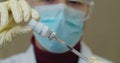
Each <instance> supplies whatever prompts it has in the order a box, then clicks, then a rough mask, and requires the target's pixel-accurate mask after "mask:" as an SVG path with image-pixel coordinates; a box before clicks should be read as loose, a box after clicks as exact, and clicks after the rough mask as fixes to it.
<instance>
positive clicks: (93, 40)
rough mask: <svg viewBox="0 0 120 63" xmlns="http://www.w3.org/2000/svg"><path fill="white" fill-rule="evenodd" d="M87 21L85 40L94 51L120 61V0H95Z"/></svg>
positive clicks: (118, 62) (119, 62)
mask: <svg viewBox="0 0 120 63" xmlns="http://www.w3.org/2000/svg"><path fill="white" fill-rule="evenodd" d="M94 1H95V6H94V11H93V16H92V18H91V19H90V20H88V21H87V22H86V27H85V33H84V41H85V42H86V43H87V44H88V45H89V46H90V47H91V49H92V50H93V52H94V53H96V54H98V55H100V56H103V57H105V58H107V59H110V60H112V61H115V62H116V63H120V0H94Z"/></svg>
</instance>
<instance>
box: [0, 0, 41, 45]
mask: <svg viewBox="0 0 120 63" xmlns="http://www.w3.org/2000/svg"><path fill="white" fill-rule="evenodd" d="M32 18H33V19H35V20H37V21H38V20H39V14H38V12H37V11H35V10H34V9H32V8H31V7H30V6H29V5H28V3H27V2H26V1H25V0H19V1H17V0H9V1H6V2H2V3H0V47H4V46H5V44H7V43H9V42H11V41H12V40H14V39H15V37H16V36H18V35H20V34H25V33H27V32H30V31H31V28H30V27H29V26H28V25H27V23H28V22H29V21H30V20H31V19H32Z"/></svg>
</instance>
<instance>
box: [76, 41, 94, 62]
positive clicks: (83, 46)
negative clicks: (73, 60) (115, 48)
mask: <svg viewBox="0 0 120 63" xmlns="http://www.w3.org/2000/svg"><path fill="white" fill-rule="evenodd" d="M80 45H81V54H82V55H84V56H86V57H88V58H89V57H92V56H93V53H92V51H91V49H90V48H89V47H88V46H87V45H86V44H85V43H84V42H83V41H82V42H81V43H80ZM78 63H87V61H85V60H83V59H81V58H79V61H78Z"/></svg>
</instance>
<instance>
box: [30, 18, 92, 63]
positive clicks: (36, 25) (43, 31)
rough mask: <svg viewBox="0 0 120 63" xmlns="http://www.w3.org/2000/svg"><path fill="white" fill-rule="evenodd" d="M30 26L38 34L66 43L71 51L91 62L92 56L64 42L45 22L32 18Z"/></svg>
mask: <svg viewBox="0 0 120 63" xmlns="http://www.w3.org/2000/svg"><path fill="white" fill-rule="evenodd" d="M29 26H30V27H31V28H32V29H33V31H35V32H37V33H38V34H40V35H41V36H43V37H45V38H48V39H49V40H52V39H56V41H57V42H59V43H61V44H63V45H65V46H66V47H67V48H68V49H69V50H70V51H71V52H73V53H74V54H76V55H77V56H79V57H80V58H82V59H84V60H85V61H87V62H90V60H89V59H90V58H88V57H86V56H84V55H82V54H81V53H80V52H79V51H77V50H76V49H74V48H73V47H71V46H70V45H69V44H67V43H66V42H64V41H63V40H61V39H60V38H58V37H57V36H56V33H55V32H53V31H52V30H51V29H50V28H48V27H47V26H46V25H44V24H43V23H40V22H37V21H35V20H31V21H30V22H29Z"/></svg>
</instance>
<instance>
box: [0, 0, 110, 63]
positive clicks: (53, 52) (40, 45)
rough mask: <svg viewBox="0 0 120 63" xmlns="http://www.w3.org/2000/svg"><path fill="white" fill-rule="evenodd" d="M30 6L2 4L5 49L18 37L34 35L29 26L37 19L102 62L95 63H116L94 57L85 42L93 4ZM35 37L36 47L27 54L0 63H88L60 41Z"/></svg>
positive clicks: (66, 0)
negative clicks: (85, 30)
mask: <svg viewBox="0 0 120 63" xmlns="http://www.w3.org/2000/svg"><path fill="white" fill-rule="evenodd" d="M27 2H28V3H30V5H31V7H33V9H32V8H31V7H30V6H29V5H28V3H27ZM27 2H26V1H25V0H19V1H17V0H9V1H7V2H2V3H0V8H1V9H0V14H1V17H0V19H1V20H0V21H1V22H0V24H1V25H0V44H1V46H2V47H3V46H5V44H6V43H7V42H10V41H12V40H14V39H15V38H16V37H17V36H18V35H20V34H25V33H28V32H29V31H31V28H30V27H29V26H28V24H27V23H28V22H29V21H31V20H32V19H35V20H36V21H38V22H41V23H43V24H45V25H47V26H48V27H49V28H50V29H51V30H52V31H54V32H55V33H56V35H57V37H59V38H60V39H62V40H63V41H65V42H66V43H68V44H69V45H70V46H72V47H74V48H75V49H76V50H78V51H80V53H81V54H83V55H84V56H86V57H88V58H89V57H95V58H97V59H98V61H97V62H93V63H112V62H111V61H108V60H106V59H104V58H102V57H99V56H97V55H95V54H93V53H92V52H91V50H90V49H89V47H88V46H87V45H86V44H85V43H84V42H83V41H82V34H83V32H84V25H85V20H87V19H88V18H89V17H90V14H91V9H92V7H93V5H94V1H93V0H27ZM36 10H37V11H38V12H37V11H36ZM39 15H40V19H39ZM43 32H44V31H43ZM43 32H41V34H42V33H43ZM33 35H34V36H33V37H32V39H31V44H32V45H30V46H29V48H28V50H26V52H22V53H19V54H17V55H14V56H12V57H8V58H5V59H0V63H87V61H85V60H84V59H82V58H81V57H78V56H77V55H75V54H73V53H72V52H70V51H69V49H67V48H66V47H65V46H64V45H62V44H60V43H58V42H57V41H56V40H54V39H53V40H51V41H49V40H48V39H46V38H44V37H42V36H41V35H40V34H39V33H36V32H35V31H34V32H33ZM11 59H14V61H13V60H11Z"/></svg>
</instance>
